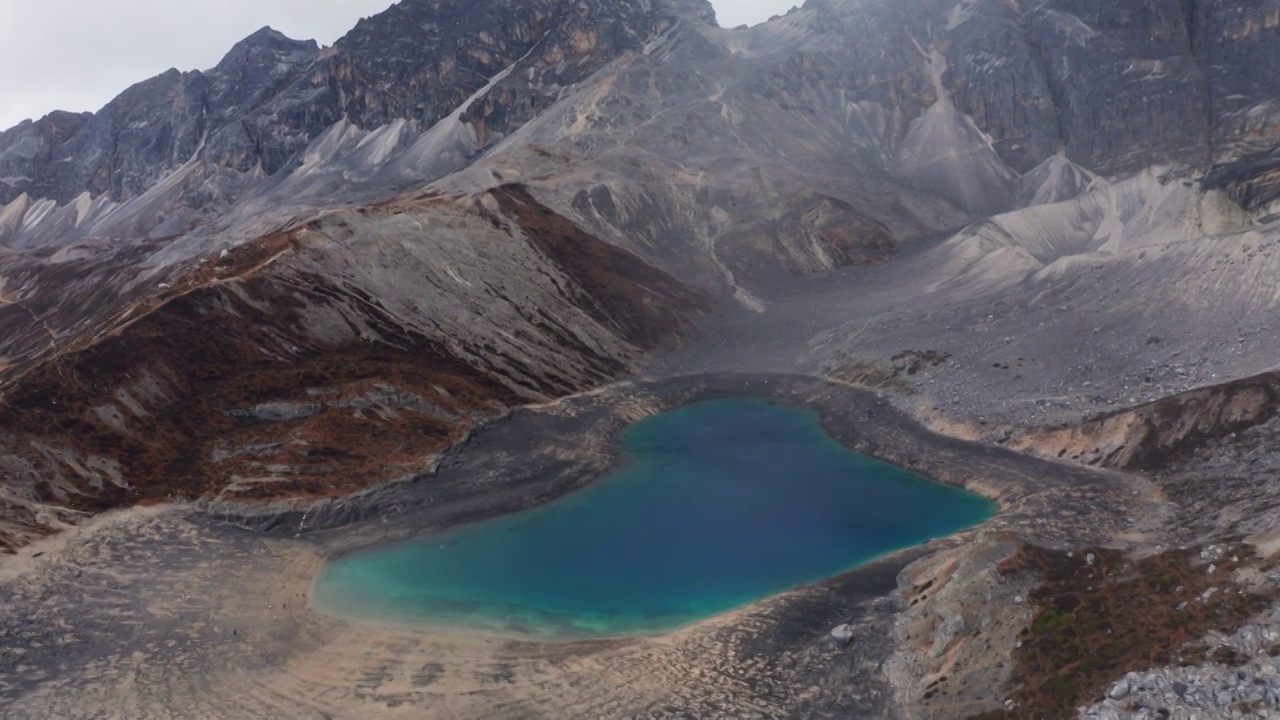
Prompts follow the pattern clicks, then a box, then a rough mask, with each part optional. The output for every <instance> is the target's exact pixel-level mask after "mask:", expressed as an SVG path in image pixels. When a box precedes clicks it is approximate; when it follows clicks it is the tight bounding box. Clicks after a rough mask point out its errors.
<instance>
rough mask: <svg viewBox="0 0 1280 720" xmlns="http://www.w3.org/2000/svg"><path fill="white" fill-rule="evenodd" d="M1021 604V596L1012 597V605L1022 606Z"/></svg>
mask: <svg viewBox="0 0 1280 720" xmlns="http://www.w3.org/2000/svg"><path fill="white" fill-rule="evenodd" d="M1022 602H1023V600H1022V596H1021V595H1014V596H1013V604H1014V605H1021V604H1022Z"/></svg>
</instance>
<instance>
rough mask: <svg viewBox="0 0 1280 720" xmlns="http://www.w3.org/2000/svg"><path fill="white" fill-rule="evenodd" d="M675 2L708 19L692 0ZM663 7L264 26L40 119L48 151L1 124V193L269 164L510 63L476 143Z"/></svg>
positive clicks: (667, 20) (557, 0)
mask: <svg viewBox="0 0 1280 720" xmlns="http://www.w3.org/2000/svg"><path fill="white" fill-rule="evenodd" d="M678 5H679V6H680V8H681V12H683V13H685V14H695V12H696V13H700V14H698V15H697V16H698V17H701V18H704V19H712V18H714V15H713V14H709V5H706V4H705V3H701V2H693V1H692V0H689V1H688V2H685V1H683V0H682V2H680V3H678ZM686 6H688V7H686ZM693 6H696V7H693ZM689 7H693V10H690V9H689ZM676 17H677V16H676V14H674V11H673V10H672V9H670V8H669V7H668V4H667V3H666V2H664V0H635V1H633V2H626V3H611V2H602V1H601V0H580V1H578V2H566V1H565V0H535V1H534V2H524V3H509V2H503V1H502V0H485V1H484V2H461V0H449V1H444V0H406V1H405V2H402V3H399V4H397V5H394V6H392V7H391V8H390V9H389V10H387V11H386V12H383V13H380V14H378V15H376V16H374V17H372V18H367V19H365V20H362V21H361V22H360V23H359V24H357V26H356V27H355V28H354V29H353V30H352V31H351V32H350V33H348V34H347V35H346V36H344V37H342V38H341V39H339V40H338V41H337V42H336V43H335V44H334V46H333V47H332V48H327V49H325V50H323V51H321V50H320V48H318V47H317V46H316V45H315V43H314V42H299V41H294V40H290V39H288V38H286V37H284V36H283V35H280V34H279V33H277V32H275V31H273V30H270V29H269V28H264V29H263V30H260V31H259V32H257V33H255V34H254V35H252V36H250V37H248V38H246V39H245V40H244V41H242V42H241V43H239V44H238V45H237V46H236V47H235V48H233V49H232V50H231V52H230V53H228V54H227V56H226V57H225V58H224V59H223V60H222V61H221V62H220V63H219V64H218V65H217V66H216V67H215V68H213V69H212V70H209V71H207V72H201V71H195V72H188V73H181V72H178V71H176V70H170V71H169V72H167V73H164V74H163V75H160V76H158V77H156V78H152V79H151V80H148V81H145V82H143V83H139V84H138V85H135V86H134V87H132V88H130V89H129V90H127V91H125V92H124V93H123V94H121V95H120V96H119V97H118V98H116V99H115V100H113V101H112V102H111V103H109V104H108V105H107V106H106V107H105V108H103V109H102V110H101V111H100V112H99V113H97V114H95V115H94V116H93V118H92V119H91V120H89V121H88V122H87V123H85V125H84V127H83V128H69V127H67V125H68V123H66V121H65V118H62V119H59V118H52V119H45V120H42V121H41V127H50V128H52V127H55V126H56V127H58V128H59V131H57V132H52V133H46V135H47V139H46V142H47V143H48V144H49V145H50V146H51V147H56V151H54V152H52V153H49V152H48V151H47V150H46V151H45V152H44V153H43V154H40V153H30V152H24V151H22V149H21V148H18V149H17V150H16V151H15V150H14V147H15V146H17V145H18V140H19V139H20V138H18V137H17V136H16V135H14V136H13V138H12V139H10V137H9V136H8V135H6V136H2V137H0V158H2V157H4V156H5V155H9V154H13V155H15V156H21V157H27V158H28V162H27V165H28V167H27V168H26V173H25V174H24V175H13V176H12V179H13V180H14V181H13V182H10V181H8V180H4V179H3V178H0V204H7V203H8V202H10V201H12V200H13V199H14V198H16V197H17V196H18V195H20V194H21V193H22V192H28V191H29V192H30V193H31V194H32V195H33V196H36V197H41V198H51V199H55V200H57V201H59V202H66V201H69V200H71V199H72V198H74V197H76V196H77V195H79V194H81V193H82V192H89V193H90V194H92V195H99V194H104V193H105V194H107V195H109V196H110V197H111V198H112V199H115V200H121V199H127V198H130V197H134V196H136V195H138V194H140V193H141V192H143V191H144V190H146V189H147V188H149V187H151V186H152V185H153V184H155V183H156V182H157V181H158V180H159V179H160V178H161V177H163V176H164V175H165V174H167V173H168V172H170V171H172V170H173V169H174V168H176V167H178V166H180V165H182V164H184V163H186V162H188V161H190V160H195V159H204V160H207V161H209V162H210V163H211V164H212V165H214V166H217V167H226V168H230V169H233V170H236V171H239V172H247V171H249V170H252V169H254V168H260V169H261V170H262V171H263V172H265V173H266V174H271V173H274V172H276V171H278V170H280V169H281V168H283V167H285V166H286V165H287V164H288V162H289V161H290V160H292V159H294V158H295V157H296V156H297V154H298V153H299V152H300V151H301V150H302V149H303V148H305V147H306V145H307V144H308V143H309V142H310V141H311V140H312V139H314V138H315V137H316V136H318V135H319V134H320V133H321V132H323V131H324V130H325V129H326V128H328V127H330V126H332V125H333V124H334V123H336V122H338V121H340V120H344V119H345V120H347V121H349V122H351V123H353V124H355V125H356V126H358V127H361V128H376V127H379V126H382V125H385V124H388V123H390V122H392V121H395V120H407V121H409V122H411V123H413V124H414V126H415V127H417V128H419V129H421V130H425V129H427V128H429V127H431V126H432V125H434V124H435V123H437V122H438V121H439V120H441V119H442V118H444V117H446V116H447V115H449V114H450V113H451V112H452V111H453V110H454V109H455V108H457V107H458V106H460V105H462V104H463V102H464V101H465V100H467V99H468V98H469V97H470V96H471V95H472V94H473V93H475V92H477V91H478V90H480V89H481V88H483V87H485V86H486V84H487V83H488V82H489V81H490V79H491V78H493V77H495V76H497V75H498V74H500V73H502V72H504V71H508V72H509V71H510V70H512V69H514V66H515V65H516V64H520V66H521V68H520V69H522V70H524V71H526V72H525V73H523V74H516V75H512V76H510V77H509V78H508V80H507V82H506V83H505V84H503V85H502V87H501V89H500V90H499V92H498V94H497V95H494V96H492V97H489V98H488V99H487V100H486V101H485V102H481V103H476V104H475V105H473V106H472V108H471V110H470V112H468V113H467V115H466V117H465V121H466V122H467V123H469V124H473V125H475V126H476V132H477V133H478V134H479V135H481V137H482V141H481V142H480V144H481V145H482V146H483V145H485V144H486V140H487V139H488V138H489V137H496V136H499V135H500V134H501V133H504V132H506V131H508V130H509V129H510V128H512V127H514V126H516V125H518V124H520V123H521V122H523V121H524V120H526V119H528V118H529V117H531V116H532V115H534V114H536V113H537V112H539V111H540V110H542V109H544V108H545V107H547V106H548V105H549V104H550V103H551V102H553V101H554V100H555V99H556V98H557V97H558V96H559V94H560V92H561V91H562V89H563V88H564V87H565V86H566V85H569V84H572V83H574V82H578V81H580V80H582V79H584V78H586V77H587V76H589V75H590V74H591V73H592V72H593V71H595V70H596V69H597V68H599V67H600V65H602V64H603V63H605V62H607V61H608V60H610V59H611V58H613V57H616V56H617V55H618V54H619V53H621V52H624V51H627V50H633V49H636V48H638V47H640V46H641V45H642V44H643V43H644V42H646V41H647V40H649V39H650V38H652V37H653V36H654V35H655V34H658V33H661V32H663V31H664V30H666V29H667V28H668V27H670V25H671V24H672V23H673V22H675V19H676ZM23 178H26V179H25V180H24V181H23V182H17V181H18V180H20V179H23ZM194 200H199V198H198V197H197V198H194Z"/></svg>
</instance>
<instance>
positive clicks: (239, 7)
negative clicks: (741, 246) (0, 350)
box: [0, 0, 798, 130]
mask: <svg viewBox="0 0 1280 720" xmlns="http://www.w3.org/2000/svg"><path fill="white" fill-rule="evenodd" d="M512 1H513V2H519V1H520V0H512ZM794 1H798V0H714V5H715V7H716V12H717V14H718V16H719V19H720V24H721V25H724V26H725V27H734V26H736V25H740V24H743V23H750V24H754V23H758V22H762V21H764V20H765V19H767V18H768V17H769V16H770V15H774V14H779V13H783V12H786V10H787V8H789V7H790V6H791V4H792V2H794ZM390 4H391V3H390V2H389V0H216V2H179V1H177V0H112V1H111V2H103V0H38V1H37V0H0V68H4V71H3V73H0V130H3V129H5V128H8V127H11V126H13V125H16V124H17V123H18V122H20V121H22V120H23V119H25V118H37V117H41V116H43V115H44V114H45V113H48V112H49V111H51V110H55V109H56V110H72V111H83V110H90V111H95V110H97V109H99V108H100V107H102V106H103V105H104V104H106V102H107V101H108V100H110V99H111V98H113V97H115V96H116V95H117V94H119V93H120V91H121V90H124V89H125V88H126V87H128V86H129V85H131V84H132V83H135V82H138V81H141V80H145V79H147V78H149V77H152V76H154V75H158V74H160V73H162V72H164V71H165V70H168V69H169V68H174V67H176V68H178V69H180V70H191V69H197V68H200V69H203V68H209V67H212V66H213V65H215V64H216V63H217V62H218V60H219V59H220V58H221V57H222V55H223V54H224V53H225V52H226V51H227V50H229V49H230V48H231V46H232V45H234V44H235V43H236V41H238V40H240V39H241V38H243V37H245V36H246V35H249V34H250V33H252V32H253V31H255V30H257V29H258V28H260V27H262V26H263V25H270V26H272V27H274V28H275V29H277V30H279V31H281V32H283V33H284V34H286V35H288V36H289V37H293V38H314V39H316V40H318V41H320V42H321V43H323V44H329V43H332V42H333V41H334V40H336V39H337V38H338V37H340V36H341V35H342V34H343V33H345V32H346V31H347V30H349V29H350V28H351V27H352V26H353V25H355V23H356V21H357V20H358V19H360V18H361V17H363V16H368V15H372V14H375V13H378V12H381V11H382V10H384V9H386V8H387V7H388V6H389V5H390Z"/></svg>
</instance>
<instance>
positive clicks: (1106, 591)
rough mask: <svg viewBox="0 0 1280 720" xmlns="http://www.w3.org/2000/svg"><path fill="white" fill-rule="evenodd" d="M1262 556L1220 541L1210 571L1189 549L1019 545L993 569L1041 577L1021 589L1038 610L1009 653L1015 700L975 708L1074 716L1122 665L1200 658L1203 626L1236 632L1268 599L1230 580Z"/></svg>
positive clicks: (1131, 667) (1014, 714) (1013, 714)
mask: <svg viewBox="0 0 1280 720" xmlns="http://www.w3.org/2000/svg"><path fill="white" fill-rule="evenodd" d="M1260 562H1261V561H1260V560H1259V559H1258V558H1257V557H1256V556H1255V555H1254V553H1253V551H1252V549H1251V548H1249V547H1248V546H1245V545H1233V546H1228V547H1227V548H1226V549H1225V551H1224V552H1223V553H1222V554H1221V557H1220V559H1218V560H1216V563H1217V564H1216V565H1215V566H1214V567H1213V571H1212V572H1210V563H1209V562H1205V561H1202V560H1201V559H1200V557H1199V555H1198V553H1197V552H1196V551H1194V550H1173V551H1169V552H1165V553H1161V554H1158V555H1152V556H1149V557H1145V558H1141V559H1137V560H1135V559H1131V558H1130V557H1128V556H1127V555H1126V554H1125V553H1123V552H1120V551H1117V550H1107V549H1102V548H1098V549H1092V550H1078V551H1073V552H1070V553H1068V552H1066V551H1057V550H1047V549H1045V548H1040V547H1034V546H1025V547H1023V548H1022V549H1021V550H1020V551H1019V552H1018V553H1017V554H1016V555H1014V556H1013V557H1011V558H1009V559H1008V560H1006V561H1004V562H1003V563H1002V564H1001V566H1000V571H1001V572H1002V573H1004V574H1006V575H1020V574H1028V573H1029V574H1032V575H1034V576H1036V577H1041V578H1043V579H1044V584H1043V585H1041V586H1040V588H1039V589H1037V590H1036V591H1035V592H1033V593H1032V594H1031V597H1030V598H1029V599H1028V600H1029V602H1031V603H1033V604H1034V606H1035V607H1036V608H1037V610H1038V613H1037V614H1036V616H1035V619H1034V620H1033V621H1032V623H1031V626H1030V627H1028V628H1027V629H1026V630H1024V631H1023V633H1022V636H1021V647H1020V648H1019V649H1018V650H1017V652H1016V655H1015V657H1016V662H1017V667H1016V670H1015V672H1014V678H1013V679H1014V682H1015V683H1017V687H1018V689H1017V690H1016V691H1015V692H1014V693H1013V694H1012V695H1011V696H1010V699H1012V700H1013V701H1014V703H1016V705H1015V707H1014V709H1013V710H1009V711H997V712H994V713H987V714H985V715H982V716H980V717H983V718H991V719H994V718H1009V719H1013V718H1028V719H1040V718H1068V717H1074V716H1075V709H1076V708H1077V707H1078V706H1080V705H1085V704H1088V703H1091V702H1096V701H1098V700H1100V699H1102V696H1103V693H1104V692H1105V691H1106V689H1107V687H1108V685H1109V684H1110V683H1112V682H1114V681H1115V680H1116V679H1117V678H1119V677H1121V676H1123V675H1124V674H1125V673H1127V672H1130V671H1137V670H1146V669H1150V668H1154V667H1159V666H1163V665H1169V664H1177V663H1196V662H1200V661H1202V660H1203V659H1204V649H1203V647H1202V646H1201V645H1200V644H1199V641H1200V639H1201V638H1203V637H1204V636H1205V635H1206V634H1207V633H1208V632H1210V631H1220V632H1224V633H1231V632H1234V631H1235V630H1237V629H1238V628H1239V627H1241V626H1242V625H1244V624H1245V623H1246V622H1247V621H1248V619H1249V618H1250V617H1252V616H1253V615H1255V614H1256V613H1258V612H1260V611H1262V610H1265V609H1266V608H1268V607H1269V606H1270V602H1271V598H1269V597H1265V596H1262V595H1258V594H1255V593H1253V592H1251V591H1250V590H1248V589H1246V588H1243V587H1241V586H1240V585H1239V584H1238V583H1236V582H1234V581H1233V580H1232V573H1233V572H1234V571H1235V570H1237V569H1239V568H1242V567H1255V566H1257V565H1259V564H1260ZM1211 589H1212V591H1210V590H1211ZM1206 593H1207V594H1206Z"/></svg>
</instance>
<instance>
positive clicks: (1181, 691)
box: [1173, 682, 1187, 697]
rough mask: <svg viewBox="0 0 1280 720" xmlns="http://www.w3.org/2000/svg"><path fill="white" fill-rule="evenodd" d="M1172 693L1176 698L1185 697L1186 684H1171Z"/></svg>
mask: <svg viewBox="0 0 1280 720" xmlns="http://www.w3.org/2000/svg"><path fill="white" fill-rule="evenodd" d="M1173 692H1174V693H1176V694H1177V696H1178V697H1182V696H1184V695H1186V694H1187V684H1186V683H1184V682H1175V683H1174V684H1173Z"/></svg>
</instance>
